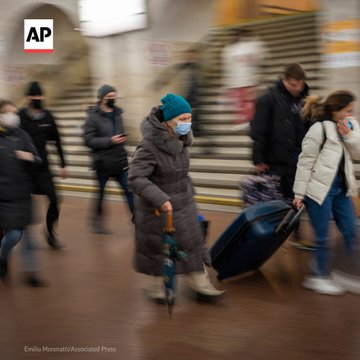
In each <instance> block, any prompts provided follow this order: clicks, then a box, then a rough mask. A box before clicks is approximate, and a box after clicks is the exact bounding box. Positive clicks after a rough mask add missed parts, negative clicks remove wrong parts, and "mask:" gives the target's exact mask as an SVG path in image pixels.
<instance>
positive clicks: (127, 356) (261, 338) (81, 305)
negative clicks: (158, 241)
mask: <svg viewBox="0 0 360 360" xmlns="http://www.w3.org/2000/svg"><path fill="white" fill-rule="evenodd" d="M90 208H91V199H83V198H74V197H64V198H63V202H62V210H61V221H60V223H59V227H58V234H59V239H60V240H61V241H62V242H63V243H64V244H65V245H66V247H65V248H64V249H63V250H61V251H53V250H51V249H49V248H48V247H47V245H46V243H45V240H44V237H43V231H44V227H43V225H42V224H38V225H36V229H35V230H36V232H37V234H38V238H37V239H36V244H37V248H38V251H37V255H38V257H39V261H40V269H41V275H42V277H43V278H44V279H45V280H46V281H47V282H48V286H47V287H44V288H31V287H28V286H26V285H25V284H24V283H23V282H22V274H21V272H20V270H19V268H20V261H19V260H20V259H19V249H18V248H16V249H15V251H14V254H13V258H12V262H11V269H10V271H11V279H10V281H9V283H8V284H4V283H0V309H1V312H0V359H1V360H22V359H28V360H31V359H36V360H37V359H75V360H82V359H86V360H88V359H90V360H91V359H120V360H163V359H164V360H165V359H172V360H191V359H194V360H195V359H196V360H222V359H224V360H234V359H239V360H240V359H241V360H270V359H271V360H278V359H279V360H280V359H281V360H282V359H283V360H288V359H289V360H290V359H291V360H309V359H317V360H359V359H360V315H359V308H360V297H359V295H353V294H349V293H347V294H345V295H342V296H327V295H319V294H316V293H314V292H311V291H309V290H306V289H304V288H302V287H301V281H302V278H303V276H304V272H305V269H306V263H307V258H308V256H309V253H307V252H304V251H300V250H297V249H295V248H294V247H293V246H292V245H291V244H290V241H287V242H285V244H284V245H283V246H282V247H281V248H280V249H279V250H278V251H277V253H276V254H275V255H274V256H273V257H272V258H271V259H270V260H269V261H268V262H267V263H266V264H265V265H264V266H263V268H262V271H261V272H257V273H255V274H252V275H250V276H246V277H242V278H238V279H232V280H231V281H225V282H222V283H219V282H217V280H216V273H215V272H214V270H210V276H211V278H212V280H213V281H214V283H216V286H217V287H219V288H222V289H225V290H226V297H225V298H224V300H223V301H222V302H219V303H217V304H203V303H198V302H197V301H195V300H194V299H193V298H192V296H191V293H190V292H189V290H188V289H187V286H186V278H183V277H179V279H178V289H177V302H176V305H175V306H174V309H173V316H172V318H169V316H168V313H167V309H166V307H165V306H164V305H159V304H152V303H150V302H149V301H148V300H147V299H146V297H145V296H144V294H143V291H142V287H143V285H144V279H143V277H142V276H141V275H139V274H137V273H135V272H134V271H133V269H132V265H131V262H132V252H133V235H134V234H133V225H132V224H131V221H130V216H129V214H128V212H127V209H126V207H125V204H124V203H122V202H114V201H108V202H107V203H106V209H107V215H108V218H109V222H108V227H109V228H110V229H111V231H112V234H110V235H96V234H92V233H91V232H90V231H89V228H88V218H89V215H90ZM43 210H44V209H43V206H41V209H40V215H41V216H44V211H43ZM202 213H203V214H204V215H205V216H206V218H207V219H208V220H210V222H211V223H210V231H209V236H208V243H209V244H211V243H212V242H214V241H215V240H216V238H217V237H218V236H219V235H220V234H221V232H222V231H223V230H224V229H225V227H226V226H227V224H229V223H230V221H231V220H232V219H233V218H234V217H235V216H236V214H234V213H221V212H213V211H203V212H202ZM302 229H303V232H302V234H303V235H302V236H303V237H305V238H308V239H311V238H312V233H311V230H310V229H309V226H308V225H307V223H306V222H305V223H303V224H302ZM332 234H333V238H334V239H333V240H334V241H335V242H336V241H337V238H338V234H337V233H336V232H335V230H334V231H332Z"/></svg>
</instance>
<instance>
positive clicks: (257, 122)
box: [250, 63, 309, 201]
mask: <svg viewBox="0 0 360 360" xmlns="http://www.w3.org/2000/svg"><path fill="white" fill-rule="evenodd" d="M305 78H306V75H305V71H304V69H303V68H302V66H301V65H300V64H297V63H291V64H287V65H285V67H284V72H283V75H282V77H281V78H280V79H279V80H278V81H277V82H276V84H275V85H274V86H272V87H271V88H269V89H268V90H267V92H266V93H265V94H264V95H262V96H261V97H260V98H259V99H258V100H257V102H256V111H255V116H254V119H253V121H252V122H251V125H250V126H251V130H250V136H251V138H252V140H253V141H254V142H253V151H252V160H253V163H254V165H255V167H256V169H257V171H259V172H260V173H264V172H267V171H270V172H272V173H273V174H275V175H279V176H280V183H281V185H280V190H281V192H282V194H283V195H284V198H285V199H290V200H291V201H292V200H293V198H294V193H293V191H292V187H293V184H294V178H295V172H296V164H297V161H298V156H299V154H300V152H301V142H302V140H303V138H304V136H305V134H306V131H307V129H308V125H307V124H306V122H305V121H303V120H302V118H301V116H300V110H301V106H302V104H303V99H304V98H305V97H306V96H307V94H308V92H309V87H308V85H307V84H306V83H305Z"/></svg>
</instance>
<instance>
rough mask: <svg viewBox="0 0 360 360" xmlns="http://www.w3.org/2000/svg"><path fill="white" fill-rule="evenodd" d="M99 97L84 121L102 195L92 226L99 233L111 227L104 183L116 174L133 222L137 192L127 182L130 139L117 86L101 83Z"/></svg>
mask: <svg viewBox="0 0 360 360" xmlns="http://www.w3.org/2000/svg"><path fill="white" fill-rule="evenodd" d="M98 99H99V101H98V102H97V103H96V105H95V106H93V107H90V108H89V109H88V114H87V119H86V121H85V131H84V139H85V145H86V146H88V147H89V148H90V149H91V150H92V152H91V153H92V157H93V169H94V170H95V171H96V177H97V181H98V185H99V196H98V199H97V202H96V209H95V214H94V217H93V219H92V229H93V231H94V232H95V233H98V234H107V233H109V231H108V230H107V229H106V228H105V226H104V223H103V206H102V203H103V200H104V194H105V186H106V183H107V182H108V180H109V179H110V177H113V178H114V179H115V180H116V181H117V182H118V183H119V185H120V186H121V187H122V189H123V190H124V194H125V197H126V199H127V203H128V206H129V209H130V211H131V213H132V215H133V222H134V195H133V193H132V191H130V190H129V186H128V168H129V167H128V162H127V153H126V150H125V147H124V143H125V141H126V140H127V136H126V134H125V128H124V124H123V120H122V116H121V114H122V109H121V108H119V107H117V106H115V100H116V89H115V88H114V87H113V86H110V85H106V84H105V85H102V86H101V87H100V88H99V90H98Z"/></svg>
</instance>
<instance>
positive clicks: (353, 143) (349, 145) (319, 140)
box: [293, 121, 360, 205]
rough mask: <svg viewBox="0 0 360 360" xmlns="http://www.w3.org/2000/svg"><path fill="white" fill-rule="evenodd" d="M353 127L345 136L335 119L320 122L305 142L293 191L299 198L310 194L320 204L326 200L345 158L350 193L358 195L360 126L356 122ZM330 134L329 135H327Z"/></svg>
mask: <svg viewBox="0 0 360 360" xmlns="http://www.w3.org/2000/svg"><path fill="white" fill-rule="evenodd" d="M352 124H353V130H352V131H350V132H349V134H347V135H346V136H345V137H344V138H343V139H341V137H340V134H339V133H338V131H337V128H336V124H335V123H334V122H333V121H323V122H317V123H315V124H314V125H313V126H311V128H310V129H309V131H308V132H307V134H306V136H305V138H304V140H303V142H302V152H301V154H300V156H299V161H298V164H297V171H296V176H295V183H294V187H293V191H294V193H295V198H299V199H303V198H304V196H308V197H309V198H310V199H312V200H314V201H316V202H317V203H318V204H319V205H321V204H322V203H323V201H324V200H325V197H326V195H327V194H328V192H329V190H330V187H331V184H332V182H333V180H334V178H335V176H336V174H337V172H338V168H339V165H340V162H341V160H342V157H343V156H344V157H345V166H344V170H345V180H346V185H347V188H348V193H347V195H348V196H352V195H356V194H357V187H356V180H355V176H354V173H353V163H352V160H359V159H360V127H359V124H358V122H357V121H353V123H352ZM324 136H326V138H324Z"/></svg>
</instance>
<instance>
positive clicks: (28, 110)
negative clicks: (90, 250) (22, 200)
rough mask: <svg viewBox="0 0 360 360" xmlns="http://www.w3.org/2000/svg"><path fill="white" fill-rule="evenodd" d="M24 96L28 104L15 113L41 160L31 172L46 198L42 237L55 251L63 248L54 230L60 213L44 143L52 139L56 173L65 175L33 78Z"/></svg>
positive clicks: (51, 121) (50, 121) (51, 124)
mask: <svg viewBox="0 0 360 360" xmlns="http://www.w3.org/2000/svg"><path fill="white" fill-rule="evenodd" d="M26 98H27V100H28V105H27V107H24V108H22V109H21V110H20V113H19V115H20V121H21V127H22V129H23V130H25V131H26V132H27V133H28V134H29V135H30V137H31V139H32V141H33V143H34V145H35V147H36V149H37V151H38V153H39V156H40V157H41V159H42V165H41V167H40V168H38V169H36V170H35V171H34V172H33V180H34V193H36V194H40V195H46V196H47V198H48V200H49V206H48V210H47V214H46V229H47V233H46V239H47V243H48V244H49V246H50V247H51V248H52V249H54V250H58V249H60V248H62V247H63V245H62V244H61V243H60V242H59V240H58V238H57V236H56V232H55V225H56V224H57V222H58V219H59V213H60V209H59V197H58V195H57V192H56V189H55V185H54V181H53V174H52V173H51V171H50V167H49V161H48V151H47V144H48V143H50V142H54V143H55V145H56V148H57V153H58V155H59V157H60V161H61V167H60V176H61V177H62V178H63V179H65V178H66V177H67V176H68V172H67V169H66V164H65V158H64V153H63V149H62V145H61V139H60V136H59V132H58V129H57V125H56V122H55V118H54V116H53V115H52V113H51V112H50V111H49V110H47V109H45V108H44V103H43V102H44V99H45V96H44V94H43V91H42V89H41V86H40V84H39V83H38V82H37V81H32V82H30V83H29V84H28V87H27V90H26Z"/></svg>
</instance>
